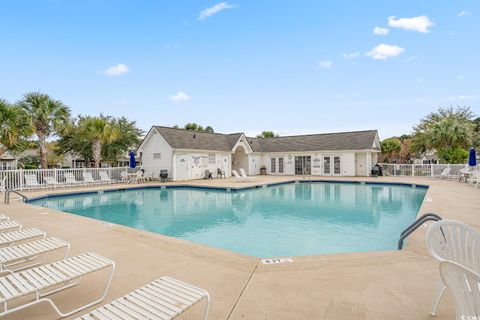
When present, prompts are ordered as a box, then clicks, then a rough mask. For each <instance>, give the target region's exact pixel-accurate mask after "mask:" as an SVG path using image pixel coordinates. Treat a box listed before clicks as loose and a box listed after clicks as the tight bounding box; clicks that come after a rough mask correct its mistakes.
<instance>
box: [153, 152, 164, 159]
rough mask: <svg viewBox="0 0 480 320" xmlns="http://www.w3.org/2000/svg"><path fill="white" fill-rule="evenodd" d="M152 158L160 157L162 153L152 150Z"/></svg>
mask: <svg viewBox="0 0 480 320" xmlns="http://www.w3.org/2000/svg"><path fill="white" fill-rule="evenodd" d="M153 159H162V154H161V153H160V152H154V153H153Z"/></svg>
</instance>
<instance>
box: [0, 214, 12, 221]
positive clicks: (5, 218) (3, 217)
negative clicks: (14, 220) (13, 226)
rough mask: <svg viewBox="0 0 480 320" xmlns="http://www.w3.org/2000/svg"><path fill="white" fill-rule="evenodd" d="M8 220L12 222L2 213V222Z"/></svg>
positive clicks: (0, 216)
mask: <svg viewBox="0 0 480 320" xmlns="http://www.w3.org/2000/svg"><path fill="white" fill-rule="evenodd" d="M7 220H10V217H9V216H6V215H4V214H3V213H0V221H7Z"/></svg>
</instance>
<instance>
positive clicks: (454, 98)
mask: <svg viewBox="0 0 480 320" xmlns="http://www.w3.org/2000/svg"><path fill="white" fill-rule="evenodd" d="M477 99H478V97H476V96H454V97H448V100H450V101H454V100H477Z"/></svg>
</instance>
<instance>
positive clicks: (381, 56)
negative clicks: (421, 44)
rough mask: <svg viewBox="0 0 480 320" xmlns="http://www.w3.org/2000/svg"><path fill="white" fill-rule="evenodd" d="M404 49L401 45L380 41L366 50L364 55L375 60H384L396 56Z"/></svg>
mask: <svg viewBox="0 0 480 320" xmlns="http://www.w3.org/2000/svg"><path fill="white" fill-rule="evenodd" d="M404 51H405V49H403V48H402V47H399V46H395V45H389V44H384V43H382V44H379V45H378V46H376V47H374V48H373V49H372V50H370V51H369V52H367V53H366V55H367V56H368V57H371V58H372V59H375V60H385V59H388V58H392V57H395V56H398V55H399V54H401V53H403V52H404Z"/></svg>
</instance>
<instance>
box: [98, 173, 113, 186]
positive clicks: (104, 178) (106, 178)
mask: <svg viewBox="0 0 480 320" xmlns="http://www.w3.org/2000/svg"><path fill="white" fill-rule="evenodd" d="M99 175H100V181H101V182H106V183H112V182H113V180H112V179H110V177H109V176H108V173H107V172H106V171H100V172H99Z"/></svg>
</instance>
